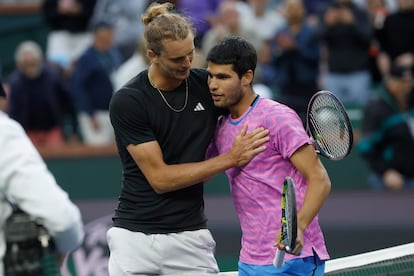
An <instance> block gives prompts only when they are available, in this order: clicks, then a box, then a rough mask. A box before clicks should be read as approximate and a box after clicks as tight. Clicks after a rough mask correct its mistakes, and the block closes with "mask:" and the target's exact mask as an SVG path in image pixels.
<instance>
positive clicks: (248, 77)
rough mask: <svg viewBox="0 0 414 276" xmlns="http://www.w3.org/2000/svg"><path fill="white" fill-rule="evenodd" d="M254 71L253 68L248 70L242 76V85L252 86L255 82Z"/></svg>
mask: <svg viewBox="0 0 414 276" xmlns="http://www.w3.org/2000/svg"><path fill="white" fill-rule="evenodd" d="M253 78H254V73H253V70H250V69H249V70H247V71H246V73H244V75H243V76H242V79H241V81H242V85H243V86H250V85H251V84H252V83H253Z"/></svg>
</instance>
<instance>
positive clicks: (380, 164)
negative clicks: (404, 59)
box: [358, 66, 414, 190]
mask: <svg viewBox="0 0 414 276" xmlns="http://www.w3.org/2000/svg"><path fill="white" fill-rule="evenodd" d="M412 86H413V75H412V73H411V71H410V69H408V68H406V67H401V66H394V67H392V68H391V70H390V72H389V75H388V76H387V77H386V78H385V87H384V89H383V91H381V92H382V93H380V94H379V95H376V96H375V97H373V98H372V99H371V100H370V101H369V103H368V104H367V106H366V107H365V112H364V118H363V122H362V128H361V134H362V139H361V140H360V142H359V144H358V149H359V152H360V153H361V155H362V157H363V158H365V160H366V161H367V162H368V164H369V166H370V169H371V171H372V172H371V175H370V176H369V184H370V186H371V187H372V188H375V189H384V188H386V189H390V190H399V189H402V188H404V187H414V166H413V164H414V113H413V112H412V111H413V108H414V106H413V105H412V104H410V101H409V97H410V96H411V97H412V96H413V95H412V93H411V90H412Z"/></svg>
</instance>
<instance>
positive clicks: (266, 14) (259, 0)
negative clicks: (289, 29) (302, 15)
mask: <svg viewBox="0 0 414 276" xmlns="http://www.w3.org/2000/svg"><path fill="white" fill-rule="evenodd" d="M246 3H247V4H248V7H249V9H248V12H247V13H246V14H244V13H242V14H241V15H242V17H240V19H241V21H240V22H241V24H242V27H243V28H244V29H248V30H253V31H254V32H255V33H256V34H257V35H258V36H259V38H260V39H262V41H264V40H268V39H271V38H272V37H273V35H274V34H275V33H276V32H277V31H279V30H280V29H281V28H282V27H284V26H285V24H286V21H285V18H284V16H283V15H282V14H281V13H280V12H279V10H278V7H276V8H274V9H268V8H267V7H268V4H269V3H268V0H247V1H246Z"/></svg>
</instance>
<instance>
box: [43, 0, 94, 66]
mask: <svg viewBox="0 0 414 276" xmlns="http://www.w3.org/2000/svg"><path fill="white" fill-rule="evenodd" d="M95 2H96V0H44V1H43V2H42V9H43V15H44V17H45V20H46V23H47V25H48V26H49V29H50V30H49V34H48V37H47V46H46V58H47V60H48V61H50V62H54V63H57V64H59V65H60V66H62V67H63V68H66V67H68V66H70V64H71V63H72V62H73V61H74V60H76V59H77V58H78V57H79V55H80V54H81V53H82V52H83V51H84V50H85V49H86V48H87V47H88V45H90V43H91V41H92V35H91V33H90V31H89V30H88V25H89V21H90V19H91V17H92V12H93V8H94V6H95Z"/></svg>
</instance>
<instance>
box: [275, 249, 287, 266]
mask: <svg viewBox="0 0 414 276" xmlns="http://www.w3.org/2000/svg"><path fill="white" fill-rule="evenodd" d="M284 259H285V251H284V250H279V249H276V255H275V258H274V259H273V266H274V267H277V268H279V267H282V265H283V263H284Z"/></svg>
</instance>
